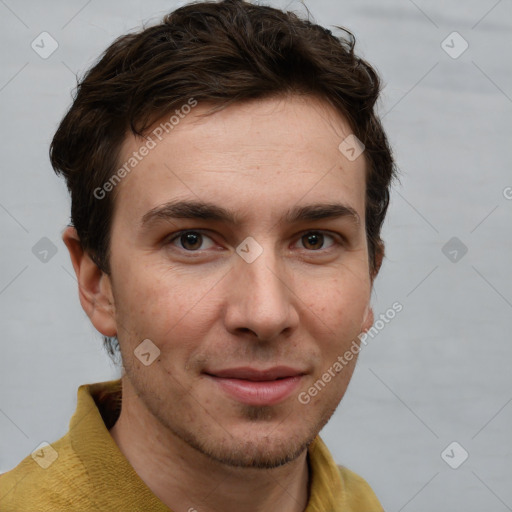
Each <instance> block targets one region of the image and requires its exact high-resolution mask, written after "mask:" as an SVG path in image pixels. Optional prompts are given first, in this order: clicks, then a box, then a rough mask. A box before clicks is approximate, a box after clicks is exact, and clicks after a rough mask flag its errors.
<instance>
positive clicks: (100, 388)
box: [0, 379, 383, 512]
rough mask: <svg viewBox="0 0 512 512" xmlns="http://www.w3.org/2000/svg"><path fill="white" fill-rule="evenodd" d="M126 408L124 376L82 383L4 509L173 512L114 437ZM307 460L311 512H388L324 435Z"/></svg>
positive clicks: (5, 491)
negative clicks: (339, 461)
mask: <svg viewBox="0 0 512 512" xmlns="http://www.w3.org/2000/svg"><path fill="white" fill-rule="evenodd" d="M120 407H121V379H118V380H111V381H107V382H99V383H94V384H83V385H81V386H79V388H78V392H77V407H76V411H75V413H74V414H73V416H72V418H71V420H70V423H69V431H68V432H67V434H66V435H64V436H63V437H61V438H60V439H59V440H58V441H55V442H53V443H51V444H50V445H49V446H44V447H42V448H41V449H40V450H35V451H34V452H33V453H32V454H30V455H28V456H27V457H26V458H25V459H23V460H22V461H21V462H20V463H19V464H18V465H17V466H16V467H15V468H13V469H12V470H11V471H8V472H7V473H4V474H2V475H0V511H1V512H59V511H66V512H70V511H71V512H75V511H76V512H78V511H80V512H89V511H90V512H93V511H94V512H106V511H108V512H110V511H123V512H135V511H138V512H169V511H171V509H170V508H168V507H167V506H166V505H165V504H164V503H163V502H162V501H160V499H159V498H158V497H157V496H155V495H154V494H153V493H152V491H151V490H150V489H149V488H148V487H147V485H146V484H145V483H144V482H143V481H142V480H141V478H140V477H139V476H138V475H137V473H136V472H135V470H134V469H133V467H132V466H131V465H130V463H129V462H128V460H127V459H126V458H125V456H124V455H123V454H122V453H121V451H120V450H119V448H118V446H117V444H116V443H115V441H114V439H113V438H112V436H111V435H110V432H109V429H110V428H111V427H112V426H113V425H114V424H115V422H116V421H117V418H118V416H119V412H120ZM308 461H309V467H310V480H309V501H308V504H307V507H306V509H305V511H304V512H383V508H382V506H381V505H380V503H379V501H378V499H377V497H376V496H375V494H374V493H373V491H372V489H371V488H370V486H369V485H368V483H367V482H366V481H365V480H364V479H363V478H361V477H360V476H358V475H357V474H355V473H354V472H352V471H350V470H349V469H347V468H345V467H343V466H337V465H336V463H335V462H334V460H333V458H332V456H331V454H330V452H329V450H328V449H327V447H326V445H325V444H324V442H323V441H322V440H321V438H320V437H319V436H317V437H316V438H315V440H314V441H313V443H311V445H310V446H309V448H308ZM171 512H172V511H171Z"/></svg>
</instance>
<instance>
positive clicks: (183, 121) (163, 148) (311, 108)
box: [115, 96, 366, 225]
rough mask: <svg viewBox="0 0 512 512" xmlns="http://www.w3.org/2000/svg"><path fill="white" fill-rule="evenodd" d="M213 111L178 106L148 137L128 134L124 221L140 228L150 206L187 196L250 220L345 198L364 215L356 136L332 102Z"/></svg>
mask: <svg viewBox="0 0 512 512" xmlns="http://www.w3.org/2000/svg"><path fill="white" fill-rule="evenodd" d="M209 108H211V105H210V104H204V105H202V104H201V103H198V104H197V106H195V107H194V108H192V109H184V110H183V111H180V109H178V112H177V113H179V114H180V116H178V115H176V116H174V119H172V121H173V122H172V123H170V119H171V116H166V117H165V118H163V119H162V120H161V121H159V122H157V123H155V125H154V127H152V128H151V129H150V130H149V131H148V133H147V137H148V138H147V139H141V138H138V137H134V136H133V135H129V136H128V137H127V138H126V140H125V142H124V145H123V147H122V151H121V158H120V162H119V164H120V165H119V166H120V167H121V166H123V165H125V164H126V163H127V162H129V161H132V163H133V164H135V165H133V167H132V168H130V166H126V165H125V167H126V168H127V169H129V172H127V173H125V176H124V177H123V179H122V180H121V182H120V183H119V184H118V185H117V190H116V199H115V203H116V205H115V211H116V212H115V216H116V217H117V216H121V217H122V218H124V219H125V220H126V221H129V222H130V223H131V224H132V225H133V224H134V223H135V224H140V223H141V222H142V219H143V217H144V215H145V214H146V213H147V212H148V211H150V210H151V209H154V208H156V207H158V206H159V205H162V204H164V203H166V202H169V201H171V200H175V199H180V200H201V201H205V202H209V203H215V204H218V205H219V206H222V207H225V208H228V209H230V210H232V211H237V212H238V214H239V215H237V218H240V219H245V220H247V221H249V220H250V219H251V216H252V217H258V219H259V220H260V221H264V220H265V219H267V220H269V221H270V220H271V217H272V215H276V214H277V212H278V211H279V215H281V210H288V211H289V210H290V208H291V207H293V206H296V205H298V204H300V203H304V204H308V203H309V204H310V203H319V202H328V203H334V202H336V203H339V202H342V203H344V204H346V205H347V206H349V207H351V208H353V209H354V210H355V211H357V213H358V214H359V216H360V218H361V220H362V219H364V195H365V172H366V166H365V160H364V155H361V157H360V158H357V159H355V160H354V161H351V160H349V159H347V158H346V157H345V156H344V154H343V153H342V152H341V151H340V149H339V146H340V143H341V142H342V141H343V140H344V139H346V137H347V136H349V135H350V134H351V130H350V127H349V125H348V123H347V122H346V120H345V119H343V117H341V116H340V114H339V113H337V112H336V111H335V110H334V108H333V107H331V106H330V105H329V104H327V103H325V102H323V101H321V100H318V99H317V98H313V97H299V96H291V97H287V98H271V99H265V100H256V101H251V102H249V103H243V104H235V105H232V106H230V107H227V108H225V109H223V110H221V111H219V112H216V113H214V114H211V115H208V116H206V117H201V115H202V114H204V113H205V112H207V111H208V110H209ZM185 112H187V113H186V114H185ZM171 126H172V128H171ZM162 127H163V128H162ZM165 127H166V128H167V131H166V129H165ZM149 141H151V142H149ZM144 146H145V147H146V148H147V147H150V148H151V149H149V150H145V151H142V148H143V147H144ZM141 153H144V156H142V157H141ZM253 220H254V219H253Z"/></svg>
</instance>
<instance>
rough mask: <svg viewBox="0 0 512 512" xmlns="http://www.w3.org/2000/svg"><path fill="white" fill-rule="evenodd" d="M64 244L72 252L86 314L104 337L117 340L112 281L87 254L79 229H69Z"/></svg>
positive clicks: (63, 238) (81, 300) (63, 236)
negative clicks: (78, 232) (81, 241)
mask: <svg viewBox="0 0 512 512" xmlns="http://www.w3.org/2000/svg"><path fill="white" fill-rule="evenodd" d="M62 240H63V241H64V243H65V244H66V247H67V248H68V251H69V255H70V257H71V263H72V264H73V269H74V270H75V274H76V278H77V281H78V292H79V297H80V303H81V305H82V308H83V310H84V311H85V312H86V313H87V316H88V317H89V319H90V320H91V322H92V324H93V325H94V327H95V328H96V329H97V330H98V331H99V332H100V333H101V334H103V335H104V336H115V335H116V334H117V327H116V322H115V307H114V298H113V294H112V286H111V281H110V277H109V276H108V275H107V274H105V273H104V272H103V271H102V270H100V268H99V267H98V266H97V265H96V263H94V261H93V260H92V259H91V256H90V255H89V253H88V252H87V251H84V249H83V247H82V244H81V243H80V238H79V236H78V234H77V232H76V229H75V228H74V227H72V226H68V227H67V228H66V229H65V230H64V232H63V234H62Z"/></svg>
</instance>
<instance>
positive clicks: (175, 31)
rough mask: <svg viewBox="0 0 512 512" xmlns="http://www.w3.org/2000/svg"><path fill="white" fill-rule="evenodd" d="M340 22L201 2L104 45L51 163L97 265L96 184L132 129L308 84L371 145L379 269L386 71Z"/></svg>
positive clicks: (371, 204) (387, 177) (369, 214)
mask: <svg viewBox="0 0 512 512" xmlns="http://www.w3.org/2000/svg"><path fill="white" fill-rule="evenodd" d="M336 28H338V29H340V30H342V31H344V33H345V34H346V36H343V37H341V36H339V37H336V36H334V35H333V34H332V32H331V31H330V30H328V29H326V28H323V27H321V26H319V25H317V24H314V23H312V22H311V21H310V20H309V19H303V18H301V17H299V16H297V15H296V14H294V13H292V12H283V11H281V10H279V9H276V8H273V7H269V6H263V5H255V4H251V3H248V2H246V1H243V0H224V1H221V2H215V3H212V2H201V3H193V4H188V5H186V6H183V7H181V8H179V9H177V10H175V11H173V12H171V13H170V14H168V15H166V16H165V17H164V18H163V20H162V22H161V23H160V24H158V25H156V26H151V27H148V28H146V29H143V30H141V31H140V32H138V33H133V34H127V35H123V36H121V37H119V38H118V39H116V40H115V41H114V42H113V43H112V44H111V45H110V46H109V48H107V50H106V51H105V52H104V54H103V55H102V57H101V59H100V60H99V62H97V64H95V65H94V66H93V67H92V68H91V69H90V70H89V71H88V72H87V73H86V74H85V76H84V78H83V79H82V80H81V81H79V83H78V84H77V92H76V95H75V98H74V101H73V104H72V105H71V107H70V109H69V111H68V113H67V114H66V115H65V117H64V118H63V120H62V122H61V123H60V126H59V127H58V129H57V132H56V133H55V136H54V138H53V141H52V143H51V146H50V159H51V163H52V166H53V168H54V170H55V172H56V173H57V174H61V175H63V176H64V177H65V179H66V182H67V186H68V189H69V191H70V194H71V223H72V225H73V226H74V227H75V228H76V230H77V233H78V236H79V237H80V241H81V244H82V247H83V248H84V250H86V251H87V252H88V253H89V254H90V255H91V257H92V258H93V259H94V261H95V262H96V263H97V265H98V266H99V268H101V269H102V270H103V271H104V272H106V273H110V266H109V240H110V227H111V220H112V214H113V206H114V199H115V194H114V193H112V194H109V195H108V196H107V197H105V199H102V200H98V199H97V198H96V196H95V194H94V191H95V190H97V189H98V187H102V186H103V185H104V184H105V183H106V182H107V181H108V180H109V179H111V177H112V176H113V175H114V173H115V172H116V170H117V169H118V165H119V154H120V149H121V146H122V144H123V142H124V140H125V137H126V135H127V133H129V131H131V132H132V133H133V134H134V135H138V136H144V133H145V131H147V129H148V128H149V127H151V126H152V125H153V124H154V123H155V122H156V121H158V120H159V119H161V118H163V117H164V116H166V115H168V114H170V113H171V112H173V111H174V109H176V107H179V106H181V105H183V104H184V103H186V102H187V100H189V99H190V98H194V99H195V100H197V101H205V102H208V103H212V104H213V105H214V107H215V108H214V110H213V111H217V110H220V109H222V108H225V107H226V106H228V105H231V104H234V103H241V102H244V101H247V100H252V99H264V98H268V97H272V96H278V95H283V94H307V95H315V96H317V97H319V98H322V99H324V100H326V101H327V102H329V103H330V104H331V105H332V106H333V107H334V108H335V109H336V110H337V111H338V112H340V113H341V114H342V115H343V116H344V117H345V118H346V119H347V121H348V122H349V124H350V127H351V129H352V131H353V133H354V135H355V136H356V137H357V138H358V139H359V140H360V141H362V143H363V144H364V146H365V152H364V155H365V158H366V166H367V176H366V204H365V209H366V235H367V240H368V254H369V262H370V271H371V272H372V273H373V271H375V270H376V265H377V256H378V253H380V254H382V251H383V245H382V240H381V238H380V231H381V227H382V223H383V221H384V217H385V215H386V211H387V208H388V204H389V189H390V186H391V181H392V179H393V177H394V176H395V174H396V169H395V165H394V161H393V158H392V153H391V149H390V147H389V144H388V141H387V137H386V134H385V133H384V130H383V128H382V126H381V123H380V120H379V118H378V116H377V114H376V112H375V103H376V100H377V98H378V96H379V93H380V87H381V84H380V80H379V77H378V75H377V73H376V72H375V70H374V69H373V68H372V67H371V66H370V65H369V64H368V63H367V62H365V61H364V60H363V59H361V58H359V57H357V56H356V55H355V53H354V45H355V38H354V37H353V35H352V34H351V33H350V32H349V31H347V30H346V29H343V28H341V27H336ZM340 142H341V141H340ZM106 344H107V349H108V348H109V347H108V343H106ZM110 348H111V347H110ZM110 352H111V350H110Z"/></svg>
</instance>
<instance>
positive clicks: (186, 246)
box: [168, 231, 213, 252]
mask: <svg viewBox="0 0 512 512" xmlns="http://www.w3.org/2000/svg"><path fill="white" fill-rule="evenodd" d="M203 238H208V239H209V240H211V238H210V237H209V236H206V235H205V234H203V233H201V232H200V231H180V232H179V233H176V234H174V235H173V236H172V238H170V239H169V241H168V243H170V244H173V243H174V241H175V240H178V242H180V244H181V247H180V249H183V250H185V251H189V252H195V251H197V250H199V249H200V248H201V244H202V242H203ZM212 245H213V244H212ZM210 247H211V246H210ZM208 248H209V247H203V249H208Z"/></svg>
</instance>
